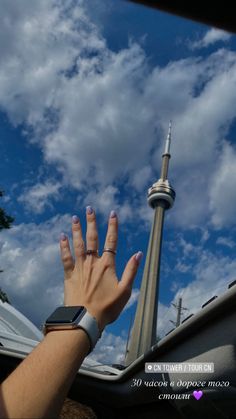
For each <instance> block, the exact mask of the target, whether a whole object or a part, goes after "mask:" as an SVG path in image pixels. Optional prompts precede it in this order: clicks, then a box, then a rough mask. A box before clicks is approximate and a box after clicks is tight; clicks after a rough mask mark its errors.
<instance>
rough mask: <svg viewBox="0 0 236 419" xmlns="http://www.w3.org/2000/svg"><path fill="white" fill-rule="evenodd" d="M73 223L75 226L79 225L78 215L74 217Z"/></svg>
mask: <svg viewBox="0 0 236 419" xmlns="http://www.w3.org/2000/svg"><path fill="white" fill-rule="evenodd" d="M72 222H73V223H74V224H78V222H79V217H77V215H73V217H72Z"/></svg>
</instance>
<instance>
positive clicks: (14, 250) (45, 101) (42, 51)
mask: <svg viewBox="0 0 236 419" xmlns="http://www.w3.org/2000/svg"><path fill="white" fill-rule="evenodd" d="M32 3H33V2H31V1H30V0H21V2H19V3H16V2H14V1H11V0H10V1H9V0H7V1H6V0H0V5H1V10H2V13H1V17H0V23H1V24H0V32H1V36H0V40H1V41H0V57H1V65H0V92H1V94H0V151H1V156H2V158H1V162H0V170H1V184H0V186H1V188H3V189H4V190H5V192H6V193H5V197H4V199H3V200H2V201H1V205H2V206H4V208H5V209H6V210H7V211H8V212H9V213H10V214H11V215H13V216H14V217H15V223H14V227H13V228H12V229H11V230H9V231H3V232H1V234H0V249H1V253H0V266H1V268H2V269H4V273H2V274H1V283H0V286H1V287H2V288H3V289H4V290H5V291H6V292H7V293H8V295H9V298H10V299H11V301H12V303H13V304H14V305H15V306H16V307H17V308H18V309H19V310H20V311H22V312H23V313H24V314H25V315H27V316H28V317H29V318H30V319H31V320H32V321H34V322H35V323H36V324H37V325H40V324H41V323H42V322H43V321H44V319H45V317H46V316H47V315H48V314H50V312H51V311H52V310H53V309H54V308H55V307H56V306H57V305H58V304H60V303H61V302H62V290H63V272H62V266H61V264H60V255H59V243H58V238H59V235H60V232H61V231H64V232H65V233H67V234H69V235H70V222H71V216H72V215H73V214H77V215H79V216H80V219H81V222H82V224H83V226H84V229H85V224H84V221H85V207H86V205H92V206H93V207H94V208H95V210H96V213H97V218H98V224H99V233H100V243H101V249H102V243H103V241H104V237H105V233H106V222H107V218H108V215H109V212H110V210H112V209H115V210H116V211H117V213H118V216H119V221H120V229H119V247H118V254H117V271H118V274H119V275H121V273H122V270H123V268H124V266H125V263H126V261H127V260H128V259H129V257H130V256H131V255H132V254H133V253H135V252H136V251H138V250H142V251H143V252H144V255H145V254H146V248H147V243H148V238H149V232H150V228H151V221H152V215H153V212H152V210H151V209H150V208H148V205H147V201H146V194H147V189H148V187H150V186H151V185H152V184H153V183H154V182H155V181H156V180H157V179H158V178H159V174H160V167H161V154H162V151H163V147H164V141H165V138H166V134H167V130H168V123H169V120H170V119H171V120H172V121H173V131H172V137H173V141H172V146H171V154H172V158H171V161H170V169H169V179H170V181H171V182H172V184H173V186H174V187H175V190H176V202H175V206H174V208H173V209H171V210H170V211H169V212H168V213H167V214H166V219H165V230H164V243H163V252H162V265H161V282H160V305H159V319H158V333H159V334H160V335H163V334H164V333H166V332H167V331H168V330H169V329H170V328H171V327H172V324H171V323H170V321H169V320H175V317H176V313H175V310H174V308H173V306H172V305H171V303H172V302H176V301H177V300H178V297H180V296H182V297H183V305H184V306H185V307H187V308H188V309H189V312H186V313H188V314H189V313H192V312H193V313H195V312H196V311H197V310H198V309H199V308H200V307H201V305H202V303H203V302H204V301H206V300H207V299H208V298H210V297H211V296H212V295H214V294H216V295H219V294H222V293H223V292H224V291H225V290H226V288H227V284H228V283H229V282H231V281H233V280H234V279H235V268H236V261H235V259H234V253H235V246H236V236H235V206H236V188H235V185H234V182H235V177H236V151H235V134H236V125H235V117H236V106H235V105H236V89H235V84H236V42H235V35H230V34H228V33H226V32H223V31H219V30H216V29H213V28H211V27H208V26H205V25H200V24H198V23H194V22H191V21H188V20H185V19H182V18H179V17H175V16H171V15H168V14H165V13H162V12H158V11H154V10H151V9H146V8H144V7H142V6H138V5H134V4H129V3H128V2H123V1H116V2H115V1H112V0H103V1H98V0H89V1H87V2H85V1H82V0H81V1H80V0H78V1H71V0H68V1H63V2H62V1H61V2H54V1H48V0H47V1H46V0H38V1H37V3H34V4H32ZM144 261H145V257H144V260H143V262H142V264H141V266H140V270H139V273H138V275H137V278H136V281H135V284H134V290H133V294H132V296H131V299H130V301H129V303H128V305H127V308H126V309H125V310H124V312H123V314H122V315H121V317H120V319H119V320H118V321H117V322H116V323H114V324H113V325H110V326H109V327H108V328H107V329H106V332H105V333H104V337H103V339H102V341H101V342H100V343H99V345H98V346H97V349H96V351H95V352H94V354H93V355H92V356H93V357H94V359H97V360H100V361H101V362H120V361H122V356H124V348H125V344H126V338H127V331H128V327H129V324H130V320H131V319H132V318H133V316H134V312H135V308H136V302H137V298H138V292H139V287H140V281H141V277H142V271H143V267H144Z"/></svg>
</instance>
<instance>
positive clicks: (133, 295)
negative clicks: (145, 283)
mask: <svg viewBox="0 0 236 419" xmlns="http://www.w3.org/2000/svg"><path fill="white" fill-rule="evenodd" d="M139 293H140V290H139V289H138V288H133V289H132V293H131V296H130V299H129V301H128V303H127V304H126V306H125V308H124V310H128V309H129V308H130V307H132V306H133V305H134V304H135V303H136V302H137V301H138V297H139Z"/></svg>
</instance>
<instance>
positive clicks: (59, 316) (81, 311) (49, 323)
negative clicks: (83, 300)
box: [43, 306, 101, 353]
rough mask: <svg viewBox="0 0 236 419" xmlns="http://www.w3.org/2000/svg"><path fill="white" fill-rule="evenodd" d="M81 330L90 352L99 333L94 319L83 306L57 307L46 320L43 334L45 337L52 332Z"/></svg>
mask: <svg viewBox="0 0 236 419" xmlns="http://www.w3.org/2000/svg"><path fill="white" fill-rule="evenodd" d="M70 329H83V330H84V331H85V332H86V333H87V335H88V338H89V341H90V351H89V353H90V352H91V351H92V350H93V348H94V347H95V345H96V343H97V341H98V339H99V338H100V337H101V332H100V330H99V327H98V323H97V320H96V319H95V317H93V316H91V314H90V313H89V312H88V311H87V310H86V308H85V307H83V306H62V307H58V308H57V309H56V310H55V311H54V312H53V313H52V314H51V315H50V316H49V317H48V319H47V320H46V322H45V323H44V326H43V333H44V335H46V334H47V333H48V332H50V331H52V330H70Z"/></svg>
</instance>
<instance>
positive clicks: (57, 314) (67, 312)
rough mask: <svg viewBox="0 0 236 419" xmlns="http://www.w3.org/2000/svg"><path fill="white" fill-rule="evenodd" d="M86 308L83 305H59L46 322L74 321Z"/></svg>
mask: <svg viewBox="0 0 236 419" xmlns="http://www.w3.org/2000/svg"><path fill="white" fill-rule="evenodd" d="M83 310H84V307H83V306H73V307H58V308H57V309H56V310H55V311H54V312H53V313H52V314H51V316H50V317H48V319H47V320H46V324H50V323H58V324H60V323H68V324H70V323H73V322H74V321H75V320H76V319H77V317H78V316H79V315H80V314H81V313H82V311H83Z"/></svg>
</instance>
